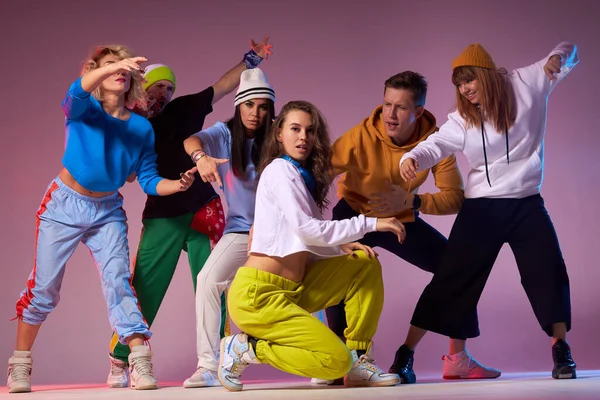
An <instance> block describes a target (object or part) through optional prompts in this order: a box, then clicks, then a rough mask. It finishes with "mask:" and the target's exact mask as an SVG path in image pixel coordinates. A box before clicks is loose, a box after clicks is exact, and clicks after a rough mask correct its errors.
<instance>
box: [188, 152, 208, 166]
mask: <svg viewBox="0 0 600 400" xmlns="http://www.w3.org/2000/svg"><path fill="white" fill-rule="evenodd" d="M205 155H206V153H205V152H204V151H202V150H194V151H192V154H191V155H190V157H191V158H192V162H193V163H194V164H196V163H197V162H198V161H200V159H201V158H202V157H204V156H205Z"/></svg>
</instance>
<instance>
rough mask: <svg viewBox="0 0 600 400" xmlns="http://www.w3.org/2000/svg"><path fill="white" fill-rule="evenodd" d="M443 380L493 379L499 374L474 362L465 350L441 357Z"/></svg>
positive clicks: (495, 370)
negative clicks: (442, 361)
mask: <svg viewBox="0 0 600 400" xmlns="http://www.w3.org/2000/svg"><path fill="white" fill-rule="evenodd" d="M442 360H444V375H443V378H444V379H493V378H497V377H499V376H500V374H501V372H500V371H498V370H497V369H494V368H488V367H486V366H484V365H481V364H480V363H479V361H477V360H475V359H474V358H473V357H472V356H471V355H470V354H469V352H468V351H467V350H465V351H461V352H460V353H456V354H453V355H451V356H443V357H442Z"/></svg>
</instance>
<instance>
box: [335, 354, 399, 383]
mask: <svg viewBox="0 0 600 400" xmlns="http://www.w3.org/2000/svg"><path fill="white" fill-rule="evenodd" d="M350 353H351V354H352V361H353V365H352V368H351V369H350V372H348V374H347V375H346V376H345V377H344V386H347V387H356V386H394V385H398V384H399V383H400V377H399V376H398V375H397V374H389V373H387V372H385V371H384V370H382V369H381V368H379V367H378V366H377V365H375V360H373V359H372V358H371V357H370V355H369V351H368V350H367V352H366V353H365V354H363V355H361V356H359V355H358V353H357V351H356V350H351V351H350Z"/></svg>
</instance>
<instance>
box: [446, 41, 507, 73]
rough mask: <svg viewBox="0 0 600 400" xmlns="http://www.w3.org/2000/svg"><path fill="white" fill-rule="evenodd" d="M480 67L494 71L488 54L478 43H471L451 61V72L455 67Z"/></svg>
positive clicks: (492, 62)
mask: <svg viewBox="0 0 600 400" xmlns="http://www.w3.org/2000/svg"><path fill="white" fill-rule="evenodd" d="M468 66H469V67H480V68H487V69H496V64H494V60H492V57H491V56H490V54H489V53H488V52H487V51H485V49H484V48H483V46H481V45H480V44H479V43H473V44H470V45H468V46H467V48H466V49H465V50H464V51H463V52H462V53H460V55H459V56H458V57H456V58H455V59H454V61H452V70H454V69H455V68H457V67H468Z"/></svg>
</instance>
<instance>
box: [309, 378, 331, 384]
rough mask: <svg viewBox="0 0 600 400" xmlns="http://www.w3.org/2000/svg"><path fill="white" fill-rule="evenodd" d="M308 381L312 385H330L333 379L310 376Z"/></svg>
mask: <svg viewBox="0 0 600 400" xmlns="http://www.w3.org/2000/svg"><path fill="white" fill-rule="evenodd" d="M310 383H311V384H313V385H331V384H332V383H333V381H330V380H327V379H319V378H312V379H311V380H310Z"/></svg>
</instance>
